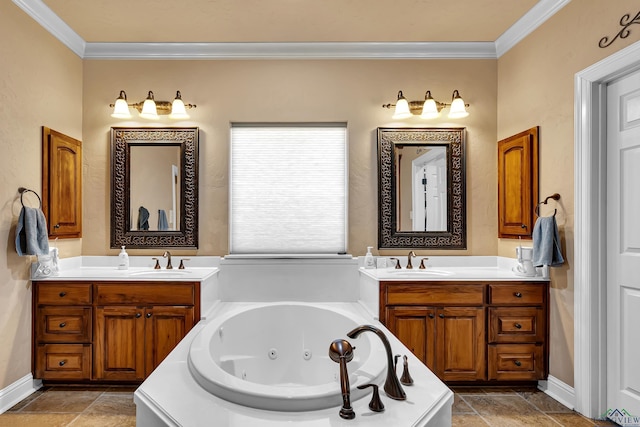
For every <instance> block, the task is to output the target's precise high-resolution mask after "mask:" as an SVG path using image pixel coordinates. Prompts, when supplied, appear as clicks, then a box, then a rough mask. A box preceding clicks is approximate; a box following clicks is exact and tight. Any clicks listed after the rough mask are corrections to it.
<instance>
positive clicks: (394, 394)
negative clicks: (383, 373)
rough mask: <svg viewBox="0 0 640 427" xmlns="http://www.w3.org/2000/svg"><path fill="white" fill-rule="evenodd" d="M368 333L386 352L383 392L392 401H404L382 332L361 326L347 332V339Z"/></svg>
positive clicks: (389, 345)
mask: <svg viewBox="0 0 640 427" xmlns="http://www.w3.org/2000/svg"><path fill="white" fill-rule="evenodd" d="M365 331H369V332H373V333H374V334H376V335H377V336H378V337H379V338H380V339H381V340H382V344H383V345H384V349H385V351H386V352H387V379H386V381H385V382H384V391H385V393H387V396H389V397H390V398H392V399H395V400H406V399H407V395H406V394H405V392H404V390H403V389H402V385H400V381H399V380H398V376H397V375H396V370H395V366H394V365H395V364H394V362H393V354H392V351H391V344H389V340H388V339H387V337H386V335H385V334H384V332H382V331H381V330H380V329H378V328H376V327H375V326H372V325H361V326H358V327H357V328H355V329H354V330H353V331H351V332H349V333H348V334H347V336H348V337H349V338H357V337H358V336H359V335H360V334H361V333H363V332H365Z"/></svg>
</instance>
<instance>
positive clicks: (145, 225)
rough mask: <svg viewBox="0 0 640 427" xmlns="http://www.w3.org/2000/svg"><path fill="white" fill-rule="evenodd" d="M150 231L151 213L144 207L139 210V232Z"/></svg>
mask: <svg viewBox="0 0 640 427" xmlns="http://www.w3.org/2000/svg"><path fill="white" fill-rule="evenodd" d="M148 229H149V211H148V210H147V208H145V207H144V206H140V208H138V230H148Z"/></svg>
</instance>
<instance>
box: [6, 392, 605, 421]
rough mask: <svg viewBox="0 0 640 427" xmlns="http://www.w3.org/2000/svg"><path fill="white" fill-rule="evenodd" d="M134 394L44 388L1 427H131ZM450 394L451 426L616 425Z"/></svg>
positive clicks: (521, 396) (508, 396) (522, 396)
mask: <svg viewBox="0 0 640 427" xmlns="http://www.w3.org/2000/svg"><path fill="white" fill-rule="evenodd" d="M134 390H135V387H115V386H114V387H87V388H78V387H62V386H54V387H45V388H43V389H41V390H39V391H38V392H36V393H34V394H32V395H31V396H29V397H28V398H26V399H25V400H23V401H22V402H20V403H18V404H17V405H15V406H14V407H13V408H11V409H9V410H8V411H7V412H5V413H4V414H2V415H0V427H27V426H28V427H31V426H37V427H66V426H69V427H128V426H135V425H136V417H135V414H136V409H135V405H134V403H133V391H134ZM453 391H454V392H455V400H454V404H453V427H467V426H469V427H486V426H490V427H519V426H536V427H547V426H553V427H557V426H567V427H594V426H615V424H613V423H610V422H607V421H594V420H589V419H587V418H584V417H583V416H581V415H579V414H577V413H575V412H573V411H571V410H570V409H568V408H566V407H565V406H563V405H561V404H560V403H558V402H557V401H555V400H553V399H552V398H550V397H549V396H547V395H546V394H544V393H542V392H540V391H538V390H536V389H534V388H522V389H512V388H477V387H473V388H471V387H454V388H453ZM212 425H215V423H214V424H212ZM389 426H390V427H402V426H393V425H392V423H390V424H389ZM220 427H223V426H220Z"/></svg>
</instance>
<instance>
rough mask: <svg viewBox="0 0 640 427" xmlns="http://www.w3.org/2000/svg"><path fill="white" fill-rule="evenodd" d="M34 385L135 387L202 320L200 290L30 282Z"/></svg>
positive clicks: (195, 286)
mask: <svg viewBox="0 0 640 427" xmlns="http://www.w3.org/2000/svg"><path fill="white" fill-rule="evenodd" d="M33 285H34V307H33V308H34V310H33V313H34V316H33V318H34V323H33V324H34V340H33V346H34V361H33V363H34V377H35V378H41V379H44V380H65V381H69V382H73V381H83V382H86V381H96V382H118V381H120V382H130V381H135V382H139V381H142V380H144V379H145V378H146V377H147V376H148V375H149V374H150V373H151V372H152V371H153V370H154V369H155V368H156V367H157V366H158V365H159V364H160V362H162V360H163V359H164V358H165V357H166V356H167V355H168V354H169V353H170V352H171V350H173V348H174V347H175V346H176V345H177V344H178V343H179V342H180V340H181V339H182V338H184V336H185V335H186V334H187V333H188V332H189V330H190V329H191V328H192V327H193V325H194V324H195V323H196V322H197V320H198V319H199V318H200V306H199V301H200V284H199V283H198V282H144V283H142V282H135V283H125V282H95V283H84V282H71V283H70V282H58V281H34V282H33Z"/></svg>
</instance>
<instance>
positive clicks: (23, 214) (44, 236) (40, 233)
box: [16, 206, 49, 256]
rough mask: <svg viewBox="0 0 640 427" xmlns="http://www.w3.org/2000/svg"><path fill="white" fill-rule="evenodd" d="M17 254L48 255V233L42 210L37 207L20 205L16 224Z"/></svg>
mask: <svg viewBox="0 0 640 427" xmlns="http://www.w3.org/2000/svg"><path fill="white" fill-rule="evenodd" d="M16 252H18V255H20V256H23V255H48V254H49V233H48V231H47V220H46V219H45V218H44V212H42V210H41V209H39V208H29V207H25V206H23V207H22V210H21V211H20V216H19V217H18V225H17V226H16Z"/></svg>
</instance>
